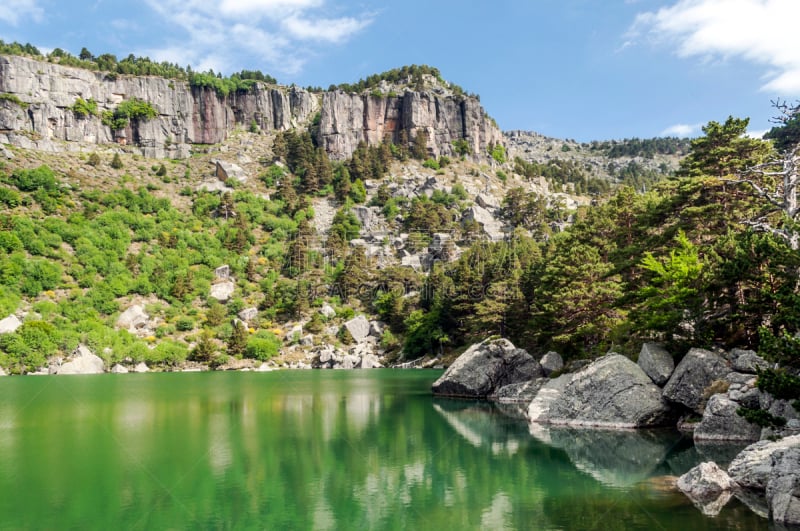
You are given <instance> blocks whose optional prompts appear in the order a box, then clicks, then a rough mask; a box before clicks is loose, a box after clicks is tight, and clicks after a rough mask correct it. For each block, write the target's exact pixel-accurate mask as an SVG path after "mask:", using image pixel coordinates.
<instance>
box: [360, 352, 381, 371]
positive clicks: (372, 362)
mask: <svg viewBox="0 0 800 531" xmlns="http://www.w3.org/2000/svg"><path fill="white" fill-rule="evenodd" d="M381 367H383V365H381V362H380V360H378V356H375V355H374V354H366V355H364V356H362V357H361V368H362V369H380V368H381Z"/></svg>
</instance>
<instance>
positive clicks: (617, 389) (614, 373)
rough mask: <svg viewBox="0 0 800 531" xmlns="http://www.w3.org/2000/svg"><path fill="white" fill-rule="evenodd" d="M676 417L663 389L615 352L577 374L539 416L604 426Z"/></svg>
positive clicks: (642, 425) (654, 423) (664, 421)
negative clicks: (662, 393) (547, 409)
mask: <svg viewBox="0 0 800 531" xmlns="http://www.w3.org/2000/svg"><path fill="white" fill-rule="evenodd" d="M540 392H541V391H540ZM674 420H675V416H674V414H673V412H672V411H671V409H670V407H669V405H668V404H667V403H666V402H665V401H664V400H663V399H662V398H661V390H660V389H659V388H658V387H657V386H656V385H655V384H654V383H653V382H652V381H651V380H650V378H649V377H648V376H647V375H646V374H645V373H644V371H642V369H641V368H640V367H639V366H638V365H636V364H635V363H634V362H632V361H631V360H629V359H628V358H626V357H625V356H621V355H619V354H614V353H611V354H608V355H606V356H603V357H602V358H600V359H598V360H596V361H594V362H593V363H591V364H590V365H589V366H587V367H585V368H584V369H582V370H581V371H579V372H577V373H575V374H574V375H573V376H572V379H571V380H570V382H569V383H568V384H567V385H566V386H565V387H564V389H563V391H561V393H560V395H559V396H558V397H557V398H556V399H555V400H554V401H553V402H552V404H551V405H550V407H549V411H548V412H547V414H546V415H544V416H539V418H538V419H537V421H538V422H546V423H549V424H563V425H571V426H594V427H605V428H645V427H655V426H665V425H668V424H669V423H670V422H673V421H674Z"/></svg>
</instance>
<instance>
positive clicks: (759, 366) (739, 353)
mask: <svg viewBox="0 0 800 531" xmlns="http://www.w3.org/2000/svg"><path fill="white" fill-rule="evenodd" d="M731 355H732V357H733V369H734V370H735V371H739V372H744V373H747V374H757V372H758V371H759V370H764V369H769V368H770V364H769V363H768V362H767V360H765V359H764V358H762V357H761V356H759V355H758V354H756V353H755V352H753V351H752V350H739V349H733V350H732V351H731Z"/></svg>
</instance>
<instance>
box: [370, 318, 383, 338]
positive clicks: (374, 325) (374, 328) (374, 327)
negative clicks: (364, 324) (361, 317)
mask: <svg viewBox="0 0 800 531" xmlns="http://www.w3.org/2000/svg"><path fill="white" fill-rule="evenodd" d="M384 328H385V326H384V324H383V323H381V322H380V321H370V322H369V335H371V336H372V337H376V338H380V337H381V336H382V335H383V330H384Z"/></svg>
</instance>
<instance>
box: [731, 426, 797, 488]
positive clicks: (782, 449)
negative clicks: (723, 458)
mask: <svg viewBox="0 0 800 531" xmlns="http://www.w3.org/2000/svg"><path fill="white" fill-rule="evenodd" d="M793 448H800V435H794V436H791V437H784V438H783V439H780V440H777V441H766V440H765V441H758V442H757V443H754V444H751V445H750V446H748V447H747V448H745V449H744V450H742V451H741V452H740V453H739V455H737V456H736V457H735V458H734V460H733V461H732V462H731V465H730V466H729V467H728V475H730V477H731V479H733V480H734V481H735V482H736V483H737V484H738V485H739V486H740V487H744V488H747V489H754V490H761V491H763V490H765V489H766V488H767V483H768V481H769V477H770V474H771V473H772V467H773V466H774V464H775V463H777V462H778V460H779V459H780V458H781V457H782V456H783V454H784V453H786V452H787V451H788V450H790V449H793Z"/></svg>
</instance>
